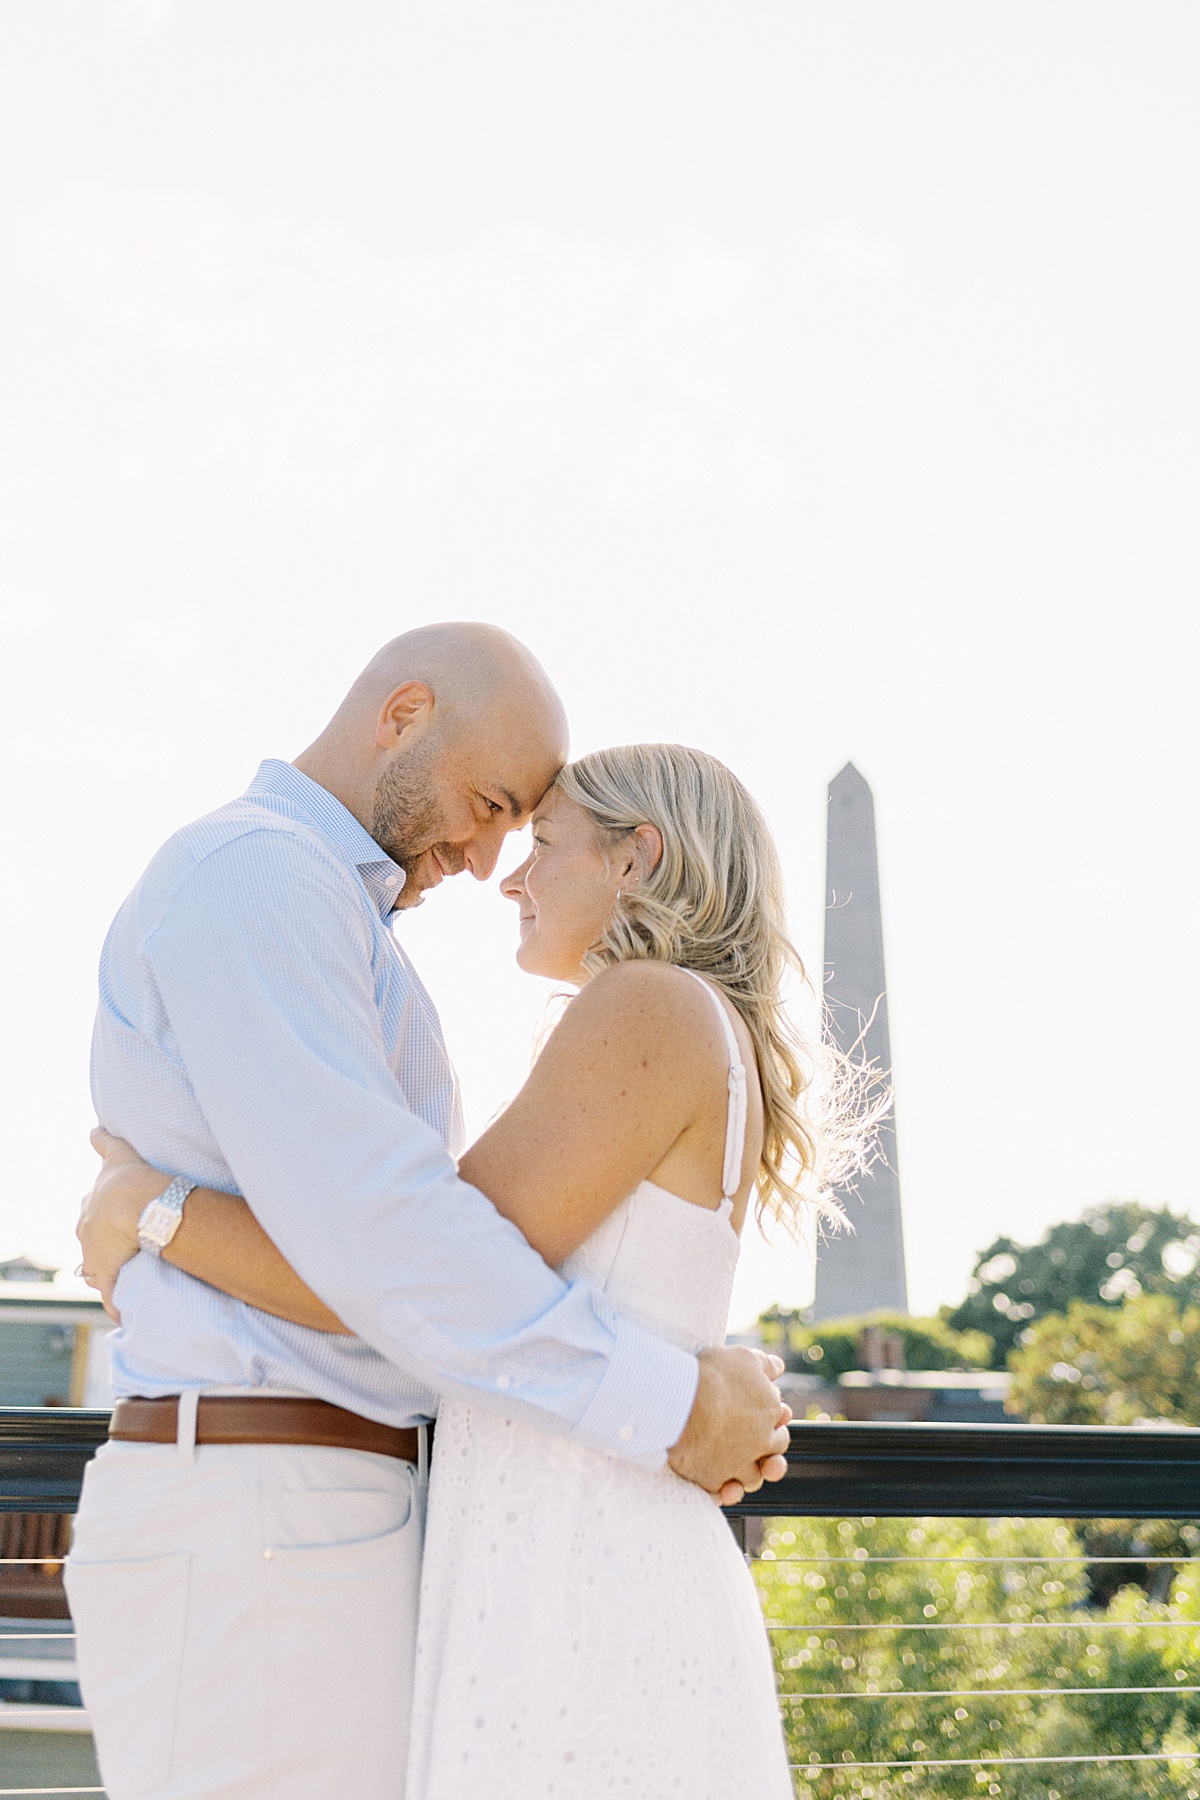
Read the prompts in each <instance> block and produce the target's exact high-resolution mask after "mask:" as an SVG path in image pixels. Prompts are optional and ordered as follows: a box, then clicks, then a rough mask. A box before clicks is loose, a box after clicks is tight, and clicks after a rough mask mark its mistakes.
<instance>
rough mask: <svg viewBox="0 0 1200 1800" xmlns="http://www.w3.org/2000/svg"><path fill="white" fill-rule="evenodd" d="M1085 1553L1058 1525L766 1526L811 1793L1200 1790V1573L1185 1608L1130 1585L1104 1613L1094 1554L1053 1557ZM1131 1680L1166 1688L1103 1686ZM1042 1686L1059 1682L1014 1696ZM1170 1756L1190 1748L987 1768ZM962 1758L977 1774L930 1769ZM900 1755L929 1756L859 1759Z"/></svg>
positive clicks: (771, 1590) (904, 1522) (823, 1522)
mask: <svg viewBox="0 0 1200 1800" xmlns="http://www.w3.org/2000/svg"><path fill="white" fill-rule="evenodd" d="M1081 1549H1082V1546H1081V1543H1080V1541H1079V1539H1078V1537H1077V1535H1076V1533H1075V1532H1074V1531H1073V1530H1072V1528H1071V1527H1070V1526H1069V1525H1065V1524H1061V1523H1058V1522H1056V1521H1053V1520H1025V1521H1022V1520H1019V1519H1002V1520H982V1519H981V1520H971V1519H967V1520H960V1519H881V1520H874V1519H862V1520H858V1519H842V1520H834V1519H798V1520H794V1519H788V1520H777V1521H775V1522H774V1523H772V1524H771V1525H769V1526H768V1527H767V1530H766V1534H765V1538H764V1544H763V1556H764V1557H765V1558H766V1560H765V1561H763V1562H760V1563H758V1564H757V1565H756V1568H755V1574H756V1579H757V1581H758V1583H759V1587H760V1591H761V1593H762V1597H763V1603H764V1608H765V1611H766V1615H767V1622H768V1625H770V1626H771V1627H772V1628H773V1629H772V1642H773V1644H774V1647H775V1653H776V1667H777V1671H778V1677H779V1685H780V1691H781V1694H782V1695H783V1696H784V1699H783V1707H784V1713H785V1717H786V1718H787V1720H788V1721H789V1723H788V1743H789V1751H790V1760H791V1761H792V1762H794V1763H798V1764H800V1765H802V1767H801V1769H800V1770H799V1771H798V1775H797V1795H798V1800H835V1796H836V1797H840V1796H861V1797H862V1800H873V1797H874V1796H879V1797H880V1800H889V1797H890V1800H899V1796H902V1795H904V1796H913V1800H933V1797H934V1796H937V1797H939V1800H941V1797H942V1796H945V1797H947V1800H966V1796H968V1795H972V1796H974V1795H981V1794H982V1795H989V1796H993V1797H994V1796H998V1795H999V1796H1003V1800H1142V1797H1147V1800H1148V1797H1150V1796H1154V1797H1155V1800H1164V1797H1165V1796H1174V1797H1177V1800H1200V1771H1198V1770H1197V1768H1196V1766H1195V1764H1194V1763H1193V1764H1192V1765H1191V1766H1189V1765H1188V1763H1187V1762H1185V1761H1184V1760H1183V1758H1184V1757H1186V1756H1188V1755H1194V1754H1195V1753H1196V1751H1197V1749H1198V1748H1200V1695H1197V1694H1187V1693H1183V1692H1180V1691H1179V1690H1180V1689H1181V1688H1186V1687H1197V1686H1200V1580H1198V1579H1197V1577H1196V1575H1195V1574H1194V1573H1193V1572H1191V1571H1190V1570H1189V1571H1188V1573H1187V1574H1186V1575H1184V1576H1182V1577H1180V1578H1179V1579H1178V1580H1177V1581H1176V1582H1175V1584H1174V1592H1173V1594H1172V1595H1171V1596H1170V1604H1169V1605H1162V1604H1159V1605H1154V1604H1152V1603H1150V1602H1149V1601H1148V1600H1147V1599H1146V1596H1145V1595H1144V1594H1142V1593H1141V1592H1139V1591H1138V1590H1137V1589H1136V1588H1125V1589H1122V1590H1121V1591H1120V1592H1119V1593H1118V1594H1117V1596H1116V1598H1115V1600H1114V1601H1113V1604H1112V1606H1111V1607H1110V1608H1109V1610H1108V1612H1107V1613H1103V1612H1102V1613H1099V1614H1097V1613H1095V1612H1093V1611H1090V1610H1088V1606H1087V1598H1088V1596H1087V1578H1086V1574H1085V1569H1084V1565H1083V1564H1082V1563H1081V1562H1079V1561H1065V1562H1064V1561H1062V1560H1056V1559H1062V1558H1075V1557H1078V1556H1079V1555H1080V1553H1081ZM888 1558H894V1559H897V1560H892V1561H889V1560H875V1559H888ZM984 1558H997V1559H1002V1560H998V1561H984V1560H983V1559H984ZM797 1559H800V1560H797ZM818 1559H821V1560H818ZM832 1559H838V1560H832ZM913 1559H918V1560H913ZM939 1559H951V1560H939ZM1010 1559H1011V1560H1010ZM1018 1559H1027V1560H1018ZM1169 1621H1183V1622H1184V1628H1183V1629H1180V1628H1179V1627H1178V1626H1177V1625H1175V1624H1171V1623H1169ZM1189 1623H1190V1624H1193V1625H1194V1626H1195V1629H1189V1628H1188V1624H1189ZM1115 1624H1128V1625H1129V1626H1130V1629H1129V1630H1124V1629H1112V1626H1113V1625H1115ZM851 1626H858V1627H866V1629H858V1630H850V1629H847V1627H851ZM1114 1687H1143V1688H1164V1689H1167V1690H1169V1691H1167V1692H1165V1693H1161V1694H1109V1693H1105V1692H1103V1691H1102V1690H1103V1689H1106V1688H1114ZM1040 1688H1051V1689H1055V1690H1059V1691H1057V1692H1054V1693H1051V1694H1030V1693H1022V1692H1016V1693H1013V1692H1008V1693H1004V1692H1001V1691H1000V1690H1004V1689H1009V1690H1012V1689H1016V1690H1022V1689H1040ZM1071 1688H1080V1689H1083V1690H1084V1691H1083V1692H1082V1693H1078V1694H1072V1693H1070V1692H1067V1691H1065V1690H1068V1689H1071ZM902 1690H904V1691H902ZM985 1690H990V1691H985ZM847 1695H862V1696H872V1697H869V1698H868V1697H863V1698H846V1697H844V1696H847ZM891 1695H894V1696H895V1697H894V1698H888V1697H887V1696H891ZM801 1696H803V1698H801ZM823 1696H829V1697H828V1698H825V1697H823ZM873 1696H878V1697H873ZM1159 1750H1166V1751H1171V1752H1173V1751H1178V1752H1179V1754H1180V1759H1181V1760H1180V1761H1178V1762H1169V1763H1161V1762H1159V1763H1142V1764H1138V1763H1123V1764H1118V1763H1112V1764H1109V1765H1107V1766H1104V1765H1099V1766H1098V1765H1096V1764H1081V1765H1072V1764H1070V1763H1053V1764H1024V1765H1022V1764H1016V1765H1010V1766H1008V1767H1001V1766H999V1765H998V1764H996V1763H995V1762H991V1763H986V1762H977V1763H976V1764H975V1766H974V1767H971V1766H970V1759H971V1758H973V1757H976V1758H987V1757H991V1758H994V1757H1010V1758H1011V1757H1070V1756H1088V1755H1091V1754H1093V1753H1097V1754H1101V1755H1104V1754H1107V1755H1110V1756H1111V1755H1117V1754H1120V1753H1121V1752H1155V1751H1159ZM947 1758H949V1759H953V1758H964V1759H966V1761H967V1764H968V1766H967V1767H964V1768H949V1769H936V1768H933V1767H931V1766H930V1764H931V1763H932V1762H934V1761H935V1760H939V1759H947ZM890 1761H897V1762H908V1763H915V1764H916V1767H915V1768H909V1769H896V1770H895V1771H894V1772H889V1771H888V1770H871V1769H866V1768H863V1767H862V1766H861V1765H862V1764H865V1763H871V1762H890ZM813 1763H833V1764H839V1765H843V1766H840V1767H836V1768H832V1769H826V1770H818V1769H810V1768H809V1765H810V1764H813ZM855 1765H859V1766H857V1767H856V1766H855Z"/></svg>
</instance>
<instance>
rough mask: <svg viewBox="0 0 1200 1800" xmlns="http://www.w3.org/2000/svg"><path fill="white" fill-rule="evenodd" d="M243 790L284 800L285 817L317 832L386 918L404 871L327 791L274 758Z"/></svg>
mask: <svg viewBox="0 0 1200 1800" xmlns="http://www.w3.org/2000/svg"><path fill="white" fill-rule="evenodd" d="M246 791H247V794H248V795H250V796H253V797H255V798H259V797H261V798H264V799H274V800H282V801H284V802H285V803H286V805H287V808H288V810H289V812H291V813H293V814H294V815H295V817H297V818H298V819H301V820H302V821H303V822H304V824H306V825H311V826H312V827H313V829H314V831H319V832H320V834H321V836H322V837H323V838H325V839H326V841H327V842H328V843H330V844H332V845H333V847H334V848H335V849H336V850H339V851H340V852H341V853H342V855H343V856H344V857H345V858H346V860H347V862H349V863H351V864H352V865H353V866H354V868H356V869H357V870H358V872H359V875H360V876H361V878H362V883H363V886H364V887H365V888H366V890H367V892H368V894H370V896H371V899H372V900H373V901H374V903H375V905H376V906H377V907H378V908H379V911H380V913H381V915H382V916H383V918H385V919H386V918H388V917H389V916H390V914H391V912H392V909H393V908H394V906H395V904H396V901H397V900H398V899H399V897H400V890H401V888H402V887H403V886H404V879H405V877H404V870H403V869H402V868H401V867H400V865H399V863H396V862H393V860H392V858H391V857H390V856H389V855H388V854H387V851H386V850H384V849H383V847H382V845H380V844H377V843H376V841H375V839H374V838H373V837H372V836H371V834H370V832H369V831H368V830H367V829H366V828H365V826H362V825H360V824H359V822H358V820H357V819H356V818H355V817H354V814H353V813H352V812H350V811H348V810H347V808H346V807H344V806H343V805H342V803H341V801H340V800H337V799H335V798H334V796H333V795H332V794H331V793H330V792H329V789H328V788H323V787H321V785H320V784H319V782H316V781H313V780H311V779H310V777H309V776H307V775H303V774H301V772H300V770H299V769H297V768H296V767H295V765H294V764H293V763H287V762H280V761H279V760H278V759H277V758H275V757H273V756H272V757H268V758H267V760H266V761H265V762H263V763H260V764H259V769H258V774H257V775H256V776H255V777H254V780H253V781H252V782H251V783H250V786H249V788H248V789H247V790H246Z"/></svg>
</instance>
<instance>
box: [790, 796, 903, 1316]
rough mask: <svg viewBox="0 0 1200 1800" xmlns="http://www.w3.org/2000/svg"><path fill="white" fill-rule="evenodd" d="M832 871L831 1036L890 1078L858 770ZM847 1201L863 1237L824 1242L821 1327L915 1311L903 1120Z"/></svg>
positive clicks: (834, 833)
mask: <svg viewBox="0 0 1200 1800" xmlns="http://www.w3.org/2000/svg"><path fill="white" fill-rule="evenodd" d="M825 871H826V872H825V978H824V996H825V1017H826V1030H827V1032H828V1033H829V1036H830V1038H831V1039H832V1040H833V1042H834V1043H836V1044H837V1045H838V1046H839V1047H840V1048H841V1049H842V1050H845V1051H848V1052H850V1053H851V1054H852V1055H854V1056H855V1057H856V1058H861V1057H863V1056H865V1057H866V1059H867V1060H868V1061H869V1062H872V1063H874V1065H875V1067H876V1068H877V1069H878V1070H879V1071H880V1072H881V1073H886V1074H889V1075H890V1071H891V1067H892V1053H891V1046H890V1044H889V1042H888V1015H887V984H886V982H885V980H884V974H883V919H882V914H881V912H880V905H879V859H878V855H877V853H876V848H875V803H874V801H873V800H872V798H871V790H870V788H869V787H868V786H867V784H866V782H865V781H864V780H863V778H862V776H861V775H860V774H859V772H858V770H857V769H856V768H855V767H854V764H853V763H847V764H846V766H845V768H844V769H843V770H842V771H841V773H840V774H839V775H835V776H834V778H833V780H832V781H831V782H830V784H829V835H828V839H827V851H826V864H825ZM838 1198H839V1199H840V1200H841V1202H842V1205H843V1206H844V1207H845V1209H846V1215H847V1217H848V1218H849V1220H850V1222H851V1224H852V1225H853V1227H854V1230H853V1232H849V1231H840V1232H838V1233H837V1234H836V1235H831V1236H829V1237H827V1238H826V1239H825V1240H824V1241H823V1242H821V1243H819V1244H818V1247H817V1289H816V1299H815V1301H814V1304H813V1313H812V1316H813V1318H814V1320H818V1321H819V1320H823V1319H844V1318H849V1317H861V1315H862V1314H863V1313H873V1312H880V1311H884V1310H886V1311H888V1312H901V1313H906V1312H907V1311H908V1282H907V1280H906V1278H905V1273H904V1233H903V1229H902V1226H901V1220H900V1177H899V1173H898V1171H897V1165H896V1126H895V1118H894V1115H892V1116H889V1117H888V1118H887V1119H886V1120H885V1122H884V1124H883V1125H882V1127H881V1129H880V1134H879V1154H878V1157H877V1158H876V1161H875V1163H874V1166H873V1167H872V1168H871V1170H870V1171H869V1172H868V1173H867V1174H865V1175H862V1176H860V1177H859V1180H858V1182H857V1185H856V1188H855V1190H854V1191H852V1192H849V1193H841V1194H839V1195H838Z"/></svg>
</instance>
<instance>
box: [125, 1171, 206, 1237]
mask: <svg viewBox="0 0 1200 1800" xmlns="http://www.w3.org/2000/svg"><path fill="white" fill-rule="evenodd" d="M195 1186H196V1183H195V1182H194V1181H185V1180H184V1178H183V1176H182V1175H176V1177H175V1179H174V1181H172V1182H171V1184H170V1186H169V1187H167V1188H166V1189H164V1191H163V1192H162V1193H161V1194H160V1195H159V1196H158V1199H157V1200H151V1202H150V1204H149V1206H144V1207H143V1208H142V1211H141V1213H140V1215H139V1217H138V1226H137V1228H138V1245H139V1247H140V1248H141V1249H143V1250H144V1251H145V1252H146V1254H147V1255H148V1256H161V1255H162V1253H163V1251H164V1250H165V1249H166V1247H167V1245H168V1244H169V1243H170V1241H171V1239H172V1238H173V1237H174V1236H175V1233H176V1232H177V1231H178V1230H179V1226H180V1222H181V1220H182V1219H183V1203H184V1201H185V1200H186V1199H187V1197H188V1195H189V1194H190V1193H191V1191H192V1189H193V1188H194V1187H195Z"/></svg>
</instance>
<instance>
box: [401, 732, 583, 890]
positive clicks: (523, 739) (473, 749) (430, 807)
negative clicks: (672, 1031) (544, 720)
mask: <svg viewBox="0 0 1200 1800" xmlns="http://www.w3.org/2000/svg"><path fill="white" fill-rule="evenodd" d="M565 756H566V746H565V744H563V743H561V742H559V741H558V734H557V732H556V731H555V730H554V729H553V728H552V727H551V726H549V725H540V724H539V723H538V722H537V721H536V720H530V718H529V716H528V714H526V715H525V716H524V717H522V716H521V714H520V712H519V711H518V710H516V709H512V708H506V709H500V708H497V709H496V710H495V712H494V714H493V716H491V717H490V718H486V719H484V720H482V721H480V722H479V723H478V724H472V725H471V726H470V727H464V728H461V729H460V730H458V731H457V732H454V733H449V732H446V731H444V730H443V731H440V732H438V731H430V732H428V733H426V734H425V735H424V736H422V737H421V738H419V739H418V740H417V742H416V743H414V744H413V745H412V746H411V747H410V748H401V749H398V750H397V751H396V752H395V754H394V755H393V757H392V758H391V760H390V761H389V762H388V764H387V765H386V767H385V768H384V770H383V773H382V774H381V775H380V777H379V780H378V782H377V783H376V787H375V794H374V803H373V808H372V823H371V835H372V836H373V837H374V839H375V841H376V842H377V843H378V844H380V845H382V847H383V849H384V850H386V851H387V853H388V855H389V856H390V857H391V858H392V860H393V862H396V863H398V864H399V865H400V867H401V868H402V869H403V870H404V874H405V882H404V886H403V888H402V889H401V891H400V894H399V897H398V899H397V902H396V904H397V907H398V908H402V909H406V908H408V907H412V906H419V905H420V904H421V901H422V899H423V898H424V895H425V894H426V893H427V892H428V890H429V889H430V888H435V887H437V886H438V885H439V884H440V883H441V882H442V881H444V880H445V878H446V877H447V876H448V875H458V874H460V873H461V872H462V870H463V869H470V871H471V873H472V875H474V877H475V879H476V880H477V881H486V880H487V878H488V876H489V875H490V874H491V873H492V871H493V869H494V868H495V867H496V861H497V858H498V857H499V854H500V847H501V845H502V844H503V842H504V839H505V836H506V835H507V833H508V832H510V831H516V830H518V829H519V828H520V827H521V826H522V825H524V824H525V822H526V820H527V819H528V818H529V815H530V813H531V812H532V811H533V809H534V807H535V806H536V805H537V803H538V801H539V800H540V799H541V797H542V795H543V794H544V793H545V791H546V789H547V788H548V787H549V785H550V783H551V781H553V779H554V777H555V775H556V774H557V773H558V770H559V769H560V768H561V767H562V764H563V762H564V760H565Z"/></svg>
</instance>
